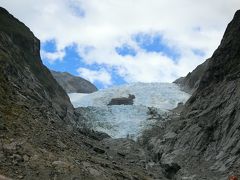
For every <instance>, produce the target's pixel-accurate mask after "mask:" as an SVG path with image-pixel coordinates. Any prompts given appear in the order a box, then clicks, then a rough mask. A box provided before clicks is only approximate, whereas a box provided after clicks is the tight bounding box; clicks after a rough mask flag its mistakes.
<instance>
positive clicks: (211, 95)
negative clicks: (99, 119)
mask: <svg viewBox="0 0 240 180" xmlns="http://www.w3.org/2000/svg"><path fill="white" fill-rule="evenodd" d="M177 82H180V84H182V85H184V86H186V87H188V88H190V89H195V90H194V92H193V95H192V97H191V98H190V99H189V100H188V101H187V103H186V104H185V106H184V107H183V110H182V112H181V115H180V117H178V118H173V120H172V121H169V122H167V123H166V124H164V125H162V128H159V129H158V132H160V133H159V134H157V135H154V136H153V137H152V138H151V140H149V141H148V142H149V143H148V147H150V149H151V148H152V151H153V152H155V154H159V155H160V157H161V158H160V160H159V162H160V163H161V164H162V165H163V167H164V165H166V164H167V165H168V166H172V165H173V164H178V166H180V167H181V169H180V170H178V171H177V172H175V175H174V178H176V179H181V178H182V177H185V179H216V180H217V179H227V177H228V176H230V175H235V176H238V177H239V176H240V174H239V172H240V130H239V128H240V108H239V107H240V11H237V12H236V14H235V16H234V18H233V20H232V21H231V23H230V24H229V25H228V27H227V29H226V32H225V34H224V36H223V39H222V41H221V44H220V46H219V47H218V48H217V50H216V51H215V52H214V54H213V55H212V57H211V58H210V59H208V60H207V61H206V62H205V63H204V64H202V65H200V66H198V67H197V68H196V70H194V71H193V72H192V73H190V74H189V75H188V76H187V77H186V78H184V79H181V80H178V81H177Z"/></svg>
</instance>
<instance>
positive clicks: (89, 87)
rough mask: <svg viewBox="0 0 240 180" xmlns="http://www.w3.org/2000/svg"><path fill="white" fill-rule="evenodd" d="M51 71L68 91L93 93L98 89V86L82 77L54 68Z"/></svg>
mask: <svg viewBox="0 0 240 180" xmlns="http://www.w3.org/2000/svg"><path fill="white" fill-rule="evenodd" d="M51 73H52V75H53V77H54V78H55V79H56V80H57V82H58V83H59V84H60V86H62V88H63V89H64V90H65V91H66V92H67V93H93V92H95V91H97V90H98V89H97V88H96V86H94V85H93V84H92V83H90V82H89V81H87V80H85V79H83V78H81V77H77V76H73V75H71V74H69V73H67V72H56V71H53V70H52V71H51Z"/></svg>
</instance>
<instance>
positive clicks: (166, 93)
mask: <svg viewBox="0 0 240 180" xmlns="http://www.w3.org/2000/svg"><path fill="white" fill-rule="evenodd" d="M129 94H133V95H135V99H134V104H133V105H112V106H108V105H107V104H108V103H109V102H110V101H111V99H112V98H119V97H128V95H129ZM69 97H70V100H71V102H72V104H73V105H74V107H76V108H77V107H81V108H80V110H81V114H82V115H83V117H84V118H86V119H88V121H89V126H90V127H91V128H93V129H95V130H98V131H103V132H106V133H108V134H109V135H110V136H112V137H113V138H122V137H126V136H128V135H130V136H133V137H137V136H138V135H140V134H141V132H142V130H144V129H146V128H148V127H149V125H151V124H152V123H154V122H155V120H156V119H154V118H152V116H151V114H149V108H150V107H153V108H154V110H155V111H156V113H157V114H160V115H162V116H164V114H166V112H168V110H171V109H173V108H175V107H176V106H177V104H178V103H180V102H183V103H185V102H186V101H187V99H188V98H189V97H190V95H189V94H187V93H185V92H183V91H181V90H180V88H179V86H177V85H176V84H173V83H132V84H127V85H122V86H115V87H113V88H109V89H104V90H100V91H97V92H94V93H91V94H81V93H71V94H69Z"/></svg>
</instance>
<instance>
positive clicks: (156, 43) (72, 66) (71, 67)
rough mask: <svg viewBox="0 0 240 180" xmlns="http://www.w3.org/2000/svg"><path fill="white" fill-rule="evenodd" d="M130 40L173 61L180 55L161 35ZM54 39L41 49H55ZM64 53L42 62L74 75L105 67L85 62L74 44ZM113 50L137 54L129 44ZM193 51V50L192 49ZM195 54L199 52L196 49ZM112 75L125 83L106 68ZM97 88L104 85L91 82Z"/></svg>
mask: <svg viewBox="0 0 240 180" xmlns="http://www.w3.org/2000/svg"><path fill="white" fill-rule="evenodd" d="M132 40H133V41H134V42H136V45H137V46H138V48H140V49H142V50H143V51H146V52H147V53H149V52H154V53H162V54H163V55H165V56H168V57H170V58H172V59H173V60H174V61H177V60H178V59H179V57H180V53H179V52H177V50H175V49H174V48H171V47H169V46H168V45H167V44H166V43H164V41H163V39H162V37H161V35H158V34H157V35H155V36H153V35H151V34H143V33H139V34H136V35H133V36H132ZM56 46H57V45H56V41H54V40H50V41H46V42H44V43H41V50H42V51H44V52H45V53H54V52H56V51H57V47H56ZM64 51H65V55H64V57H63V58H62V59H56V60H55V61H53V62H52V61H49V59H48V58H47V57H44V56H43V58H42V60H43V63H44V64H45V65H46V66H47V67H48V68H49V69H52V70H55V71H60V72H69V73H71V74H73V75H75V76H78V75H79V73H78V71H77V70H78V68H87V69H90V70H93V71H98V70H99V69H101V68H106V67H105V66H104V65H103V64H100V65H99V64H91V65H89V64H86V63H85V61H84V60H83V58H82V57H81V55H80V54H79V53H78V51H77V47H76V45H71V46H67V47H66V48H65V49H64ZM115 51H116V53H117V54H118V55H120V56H123V57H125V56H132V57H135V56H136V55H137V50H135V49H134V47H132V46H131V45H128V44H122V45H121V46H118V47H115ZM194 52H195V51H194ZM195 53H197V54H200V55H202V54H201V52H198V51H197V50H196V52H195ZM108 72H109V73H110V75H111V77H112V84H113V85H121V84H125V83H126V81H125V80H124V78H123V77H121V76H119V75H118V73H117V72H116V70H115V69H114V68H113V69H111V68H110V69H108ZM93 83H94V84H95V85H96V86H97V87H98V88H99V89H103V88H105V87H106V86H105V85H104V84H103V83H101V82H100V81H95V82H93Z"/></svg>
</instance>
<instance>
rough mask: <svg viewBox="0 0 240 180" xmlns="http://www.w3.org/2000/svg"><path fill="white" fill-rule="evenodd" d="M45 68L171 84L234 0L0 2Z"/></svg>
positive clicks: (216, 34)
mask: <svg viewBox="0 0 240 180" xmlns="http://www.w3.org/2000/svg"><path fill="white" fill-rule="evenodd" d="M0 6H2V7H4V8H6V9H7V10H8V11H9V12H10V13H11V14H13V15H14V16H15V17H17V18H18V19H19V20H21V21H22V22H24V23H25V24H26V25H27V26H28V27H29V28H30V29H31V30H32V32H33V33H34V34H35V36H36V37H38V38H39V39H40V40H41V57H42V60H43V63H44V64H45V65H46V66H47V67H48V68H50V69H53V70H56V71H62V72H64V71H65V72H69V73H71V74H73V75H76V76H81V77H83V78H85V79H87V80H89V81H91V82H92V83H94V84H95V85H96V86H97V87H98V88H99V89H102V88H108V87H111V86H115V85H121V84H124V83H132V82H172V81H174V80H175V79H177V78H178V77H181V76H185V75H186V74H187V73H188V72H190V71H192V70H193V69H194V68H195V67H196V66H197V65H199V64H201V63H202V62H204V61H205V60H206V59H207V58H209V57H211V55H212V53H213V52H214V50H215V49H216V48H217V47H218V45H219V43H220V41H221V38H222V36H223V33H224V31H225V29H226V26H227V24H228V23H229V22H230V21H231V19H232V17H233V15H234V13H235V11H236V10H237V9H239V8H240V1H239V0H201V1H199V0H41V1H36V0H21V1H18V0H1V1H0Z"/></svg>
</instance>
